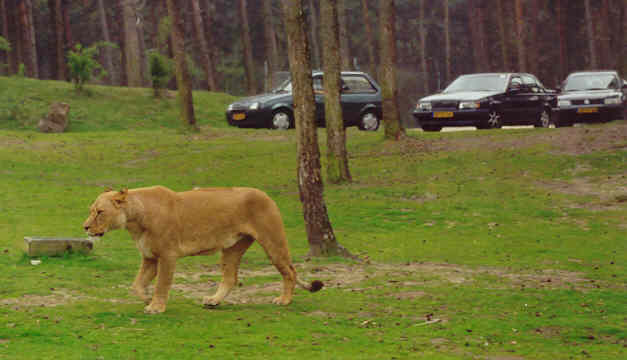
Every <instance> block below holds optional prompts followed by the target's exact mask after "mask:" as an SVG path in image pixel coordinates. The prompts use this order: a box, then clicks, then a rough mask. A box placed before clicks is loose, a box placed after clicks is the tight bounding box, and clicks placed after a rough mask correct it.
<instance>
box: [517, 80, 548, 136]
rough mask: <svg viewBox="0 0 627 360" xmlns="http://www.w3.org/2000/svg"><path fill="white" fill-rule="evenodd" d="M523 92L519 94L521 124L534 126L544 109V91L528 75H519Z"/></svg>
mask: <svg viewBox="0 0 627 360" xmlns="http://www.w3.org/2000/svg"><path fill="white" fill-rule="evenodd" d="M521 78H522V82H523V92H522V94H521V97H522V98H521V106H522V108H523V110H522V111H521V116H522V118H521V119H520V123H521V124H535V123H536V122H537V120H538V118H539V117H540V113H541V112H542V109H543V107H544V91H543V90H542V88H541V87H540V85H539V84H538V81H537V80H536V79H535V78H534V77H533V76H532V75H529V74H523V75H521Z"/></svg>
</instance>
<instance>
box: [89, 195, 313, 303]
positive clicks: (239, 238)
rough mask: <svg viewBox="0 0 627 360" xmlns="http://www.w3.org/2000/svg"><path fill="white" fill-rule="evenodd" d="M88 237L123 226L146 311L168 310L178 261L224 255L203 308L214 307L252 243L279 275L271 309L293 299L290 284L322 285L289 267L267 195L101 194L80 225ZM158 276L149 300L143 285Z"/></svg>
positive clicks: (135, 287) (280, 223) (277, 218)
mask: <svg viewBox="0 0 627 360" xmlns="http://www.w3.org/2000/svg"><path fill="white" fill-rule="evenodd" d="M83 227H84V228H85V231H86V232H87V234H88V235H89V236H102V235H104V234H105V233H106V232H108V231H111V230H115V229H119V228H126V229H127V230H128V231H129V233H130V234H131V236H132V237H133V240H135V243H136V245H137V248H138V249H139V252H140V253H141V256H142V264H141V267H140V268H139V273H138V274H137V277H136V278H135V281H134V282H133V286H132V289H133V291H134V293H135V294H136V295H137V296H139V297H140V298H141V299H142V300H144V302H146V304H148V305H147V306H146V307H145V308H144V311H145V312H146V313H150V314H154V313H161V312H163V311H165V308H166V303H167V300H168V292H169V290H170V286H171V285H172V278H173V276H174V268H175V265H176V259H178V258H180V257H183V256H190V255H210V254H213V253H215V252H217V251H222V282H221V283H220V285H219V286H218V290H217V292H216V293H215V295H213V296H211V297H205V298H203V305H205V306H216V305H218V304H219V303H220V301H222V299H224V297H225V296H227V295H228V293H229V292H230V291H231V289H232V288H233V286H234V285H235V284H237V271H238V267H239V263H240V260H241V258H242V255H244V253H245V252H246V250H247V249H248V248H249V247H250V245H252V243H253V241H255V240H257V242H258V243H259V244H260V245H261V247H262V248H263V249H264V250H265V252H266V254H267V255H268V257H269V258H270V260H271V261H272V263H273V264H274V266H275V267H276V268H277V269H278V270H279V272H280V273H281V275H282V276H283V293H282V294H281V296H279V297H277V298H275V299H274V300H273V303H275V304H280V305H287V304H289V303H290V302H291V301H292V292H293V290H294V286H295V284H298V285H299V286H301V287H303V288H304V289H307V290H309V291H311V292H315V291H318V290H320V288H322V282H320V281H314V282H312V283H311V284H306V283H304V282H302V281H301V280H299V279H298V278H297V276H296V271H294V267H293V266H292V262H291V259H290V253H289V249H288V247H287V239H286V237H285V230H284V228H283V221H282V220H281V214H280V213H279V208H278V207H277V205H276V204H275V202H274V201H273V200H272V199H270V197H269V196H268V195H266V194H265V193H264V192H262V191H260V190H257V189H252V188H240V187H234V188H202V189H199V188H196V189H194V190H191V191H185V192H174V191H172V190H170V189H168V188H166V187H163V186H154V187H146V188H138V189H131V190H126V189H124V190H121V191H106V192H104V193H102V194H100V196H98V198H97V199H96V201H95V202H94V203H93V204H92V205H91V208H90V213H89V217H88V218H87V220H86V221H85V223H84V224H83ZM155 277H157V284H156V287H155V291H154V295H153V296H152V300H151V299H150V297H149V296H148V294H147V287H148V285H149V284H150V282H151V281H152V280H153V279H154V278H155Z"/></svg>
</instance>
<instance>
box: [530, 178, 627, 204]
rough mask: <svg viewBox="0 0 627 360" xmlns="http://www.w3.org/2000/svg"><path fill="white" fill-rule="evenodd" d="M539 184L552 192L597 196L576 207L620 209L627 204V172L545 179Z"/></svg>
mask: <svg viewBox="0 0 627 360" xmlns="http://www.w3.org/2000/svg"><path fill="white" fill-rule="evenodd" d="M539 186H541V187H543V188H545V189H548V190H549V191H552V192H557V193H562V194H568V195H577V196H589V197H593V198H595V200H594V201H589V202H587V203H585V204H583V203H580V204H577V205H573V206H574V207H579V208H586V209H589V210H607V209H618V208H622V207H625V206H627V173H625V174H618V175H611V176H607V177H603V178H592V177H580V178H575V179H572V180H570V181H544V182H541V183H539Z"/></svg>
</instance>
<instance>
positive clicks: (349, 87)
mask: <svg viewBox="0 0 627 360" xmlns="http://www.w3.org/2000/svg"><path fill="white" fill-rule="evenodd" d="M342 82H343V84H342V85H343V87H344V91H342V92H343V93H344V94H363V93H376V92H377V89H375V87H374V86H372V84H371V83H370V81H369V80H368V79H367V78H366V77H364V76H359V75H342Z"/></svg>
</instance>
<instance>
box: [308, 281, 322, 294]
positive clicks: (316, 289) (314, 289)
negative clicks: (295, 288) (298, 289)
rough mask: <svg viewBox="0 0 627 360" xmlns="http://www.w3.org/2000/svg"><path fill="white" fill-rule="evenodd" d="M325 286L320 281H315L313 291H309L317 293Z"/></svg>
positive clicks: (312, 284)
mask: <svg viewBox="0 0 627 360" xmlns="http://www.w3.org/2000/svg"><path fill="white" fill-rule="evenodd" d="M323 286H324V283H323V282H322V281H320V280H314V281H312V282H311V289H309V291H311V292H312V293H313V292H316V291H318V290H320V289H322V287H323Z"/></svg>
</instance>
